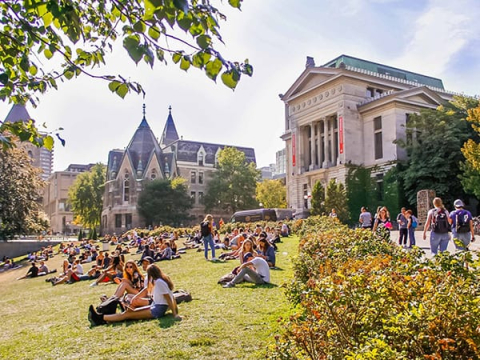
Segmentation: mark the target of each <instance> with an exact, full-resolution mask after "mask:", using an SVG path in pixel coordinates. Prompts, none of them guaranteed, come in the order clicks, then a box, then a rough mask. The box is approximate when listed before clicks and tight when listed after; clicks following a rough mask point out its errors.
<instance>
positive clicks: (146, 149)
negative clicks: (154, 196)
mask: <svg viewBox="0 0 480 360" xmlns="http://www.w3.org/2000/svg"><path fill="white" fill-rule="evenodd" d="M125 152H126V155H127V156H129V157H130V160H131V163H132V166H133V168H134V170H135V172H136V173H137V176H139V177H140V176H141V174H143V171H144V165H143V164H147V163H148V160H149V159H150V157H151V156H152V153H153V152H156V153H157V154H160V153H161V152H162V150H161V149H160V146H159V145H158V143H157V139H155V135H154V134H153V132H152V129H150V125H148V122H147V119H146V118H145V104H144V105H143V119H142V121H141V122H140V125H139V126H138V129H137V131H135V134H134V135H133V137H132V140H130V143H129V144H128V146H127V148H126V149H125ZM139 173H140V174H139Z"/></svg>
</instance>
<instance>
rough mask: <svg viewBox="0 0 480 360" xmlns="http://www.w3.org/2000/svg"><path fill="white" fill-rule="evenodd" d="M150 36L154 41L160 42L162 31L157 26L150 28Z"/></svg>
mask: <svg viewBox="0 0 480 360" xmlns="http://www.w3.org/2000/svg"><path fill="white" fill-rule="evenodd" d="M148 36H150V37H151V38H152V39H153V40H158V38H159V37H160V29H159V28H158V27H157V26H155V25H154V26H150V27H149V28H148Z"/></svg>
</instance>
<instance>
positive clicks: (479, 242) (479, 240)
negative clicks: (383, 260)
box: [390, 230, 480, 258]
mask: <svg viewBox="0 0 480 360" xmlns="http://www.w3.org/2000/svg"><path fill="white" fill-rule="evenodd" d="M398 235H399V232H398V230H397V231H391V232H390V239H391V240H392V242H393V243H395V244H397V245H398ZM450 238H451V234H450ZM415 241H416V245H417V246H418V247H419V248H421V249H423V251H425V256H426V257H427V258H431V257H432V256H433V255H432V252H431V251H430V231H427V238H426V240H423V230H422V231H415ZM407 244H409V242H407ZM469 249H470V250H477V251H480V236H478V235H475V242H473V243H470V246H469ZM447 251H449V252H450V253H454V252H455V251H456V249H455V244H454V243H453V240H450V242H449V243H448V248H447Z"/></svg>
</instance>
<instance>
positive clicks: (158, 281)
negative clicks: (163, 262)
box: [88, 264, 182, 326]
mask: <svg viewBox="0 0 480 360" xmlns="http://www.w3.org/2000/svg"><path fill="white" fill-rule="evenodd" d="M147 277H148V282H149V287H153V303H152V305H150V306H148V307H142V308H136V309H131V308H127V310H125V311H124V312H122V313H119V314H112V315H101V314H98V313H97V312H96V311H95V309H94V308H93V306H92V305H90V308H89V309H88V320H89V321H90V323H91V324H92V326H96V325H102V324H105V323H107V322H118V321H125V320H144V319H158V318H160V317H162V316H164V315H165V313H166V312H167V310H168V309H170V310H172V313H173V316H174V318H175V319H176V320H181V319H182V318H181V317H180V316H179V315H178V308H177V302H176V301H175V298H174V297H173V292H172V290H173V283H172V280H170V278H169V277H168V276H167V275H165V274H164V273H163V272H162V270H160V268H159V267H158V266H157V265H155V264H152V265H150V266H149V267H148V268H147Z"/></svg>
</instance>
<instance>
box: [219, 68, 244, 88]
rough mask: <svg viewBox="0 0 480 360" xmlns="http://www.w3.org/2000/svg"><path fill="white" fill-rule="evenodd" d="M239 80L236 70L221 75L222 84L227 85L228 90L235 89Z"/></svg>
mask: <svg viewBox="0 0 480 360" xmlns="http://www.w3.org/2000/svg"><path fill="white" fill-rule="evenodd" d="M238 80H240V75H239V74H238V72H237V71H236V70H229V71H225V72H224V73H223V74H222V82H223V83H224V84H225V85H227V86H228V87H229V88H230V89H235V88H236V87H237V84H238Z"/></svg>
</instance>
